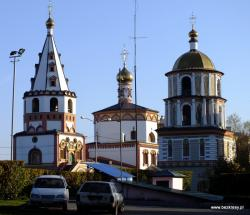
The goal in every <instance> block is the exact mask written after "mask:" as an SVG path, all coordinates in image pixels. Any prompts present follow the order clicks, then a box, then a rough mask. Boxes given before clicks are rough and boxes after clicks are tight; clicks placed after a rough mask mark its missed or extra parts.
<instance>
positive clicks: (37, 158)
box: [29, 148, 42, 165]
mask: <svg viewBox="0 0 250 215" xmlns="http://www.w3.org/2000/svg"><path fill="white" fill-rule="evenodd" d="M41 163H42V152H41V151H40V150H39V149H36V148H34V149H31V150H30V152H29V164H31V165H37V164H41Z"/></svg>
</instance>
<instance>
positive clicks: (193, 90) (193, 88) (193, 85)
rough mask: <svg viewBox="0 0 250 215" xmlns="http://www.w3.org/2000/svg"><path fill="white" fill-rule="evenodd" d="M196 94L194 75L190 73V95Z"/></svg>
mask: <svg viewBox="0 0 250 215" xmlns="http://www.w3.org/2000/svg"><path fill="white" fill-rule="evenodd" d="M195 94H196V92H195V75H194V72H192V93H191V95H193V96H194V95H195Z"/></svg>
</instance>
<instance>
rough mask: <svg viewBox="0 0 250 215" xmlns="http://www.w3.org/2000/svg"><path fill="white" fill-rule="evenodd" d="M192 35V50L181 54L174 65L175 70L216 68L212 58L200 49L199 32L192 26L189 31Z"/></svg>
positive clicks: (190, 35)
mask: <svg viewBox="0 0 250 215" xmlns="http://www.w3.org/2000/svg"><path fill="white" fill-rule="evenodd" d="M188 36H189V37H190V40H189V43H190V51H188V52H186V53H184V54H183V55H181V56H180V57H179V58H178V59H177V60H176V61H175V64H174V66H173V70H183V69H208V70H214V69H215V67H214V64H213V62H212V60H211V59H210V58H209V57H208V56H207V55H205V54H204V53H202V52H200V51H199V50H198V39H197V38H198V32H197V31H196V30H195V29H194V27H192V30H191V31H190V32H189V34H188Z"/></svg>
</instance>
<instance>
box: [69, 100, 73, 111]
mask: <svg viewBox="0 0 250 215" xmlns="http://www.w3.org/2000/svg"><path fill="white" fill-rule="evenodd" d="M68 112H69V113H72V112H73V103H72V100H71V99H69V100H68Z"/></svg>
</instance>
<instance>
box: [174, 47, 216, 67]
mask: <svg viewBox="0 0 250 215" xmlns="http://www.w3.org/2000/svg"><path fill="white" fill-rule="evenodd" d="M183 69H209V70H210V69H212V70H214V69H215V67H214V64H213V62H212V60H211V59H210V58H209V57H208V56H207V55H205V54H203V53H202V52H200V51H198V50H190V51H189V52H187V53H185V54H183V55H181V56H180V57H179V58H178V59H177V60H176V61H175V64H174V66H173V70H183Z"/></svg>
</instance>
